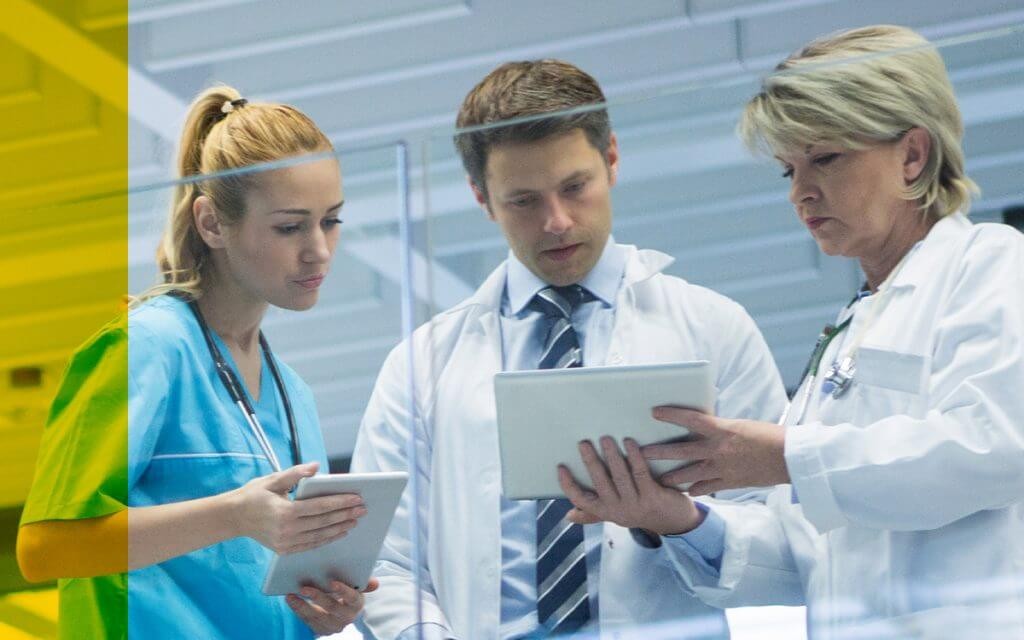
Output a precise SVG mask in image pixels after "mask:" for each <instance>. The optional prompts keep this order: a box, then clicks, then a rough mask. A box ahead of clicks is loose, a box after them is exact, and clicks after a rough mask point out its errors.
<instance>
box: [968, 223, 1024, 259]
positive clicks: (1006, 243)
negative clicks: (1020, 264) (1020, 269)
mask: <svg viewBox="0 0 1024 640" xmlns="http://www.w3.org/2000/svg"><path fill="white" fill-rule="evenodd" d="M1022 254H1024V233H1021V232H1020V231H1017V230H1016V229H1014V228H1013V227H1011V226H1010V225H1007V224H1000V223H994V222H983V223H980V224H976V225H974V226H972V227H971V229H970V232H969V233H968V234H967V242H966V250H965V256H975V255H978V256H989V257H991V258H993V259H996V260H999V259H1007V258H1009V259H1013V258H1016V259H1020V257H1021V255H1022Z"/></svg>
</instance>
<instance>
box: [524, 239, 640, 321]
mask: <svg viewBox="0 0 1024 640" xmlns="http://www.w3.org/2000/svg"><path fill="white" fill-rule="evenodd" d="M625 269H626V253H625V251H624V250H623V248H622V247H621V246H620V245H617V244H615V238H613V237H611V236H609V237H608V241H607V242H606V243H605V245H604V251H602V252H601V257H600V258H599V259H598V260H597V264H595V265H594V268H593V269H591V270H590V273H588V274H587V275H586V276H584V277H583V279H582V280H580V281H579V284H580V286H582V287H583V288H584V289H586V290H587V291H589V292H590V293H592V294H593V295H594V297H595V298H597V299H598V300H600V301H601V302H603V303H604V304H605V305H606V306H609V307H610V306H613V305H614V304H615V297H616V295H617V294H618V291H619V285H620V284H621V282H622V275H623V273H624V272H625ZM547 286H549V285H548V283H547V282H544V281H543V280H541V279H540V278H538V277H537V276H536V274H534V273H533V272H532V271H530V270H529V269H527V268H526V265H524V264H523V263H522V262H520V261H519V258H517V257H516V256H515V255H514V254H513V253H512V251H511V250H510V251H509V252H508V272H507V275H506V280H505V293H506V296H507V300H508V305H509V306H508V309H509V312H510V313H512V314H513V315H518V314H519V313H520V312H521V311H522V310H523V309H525V308H526V305H528V304H530V300H533V296H535V295H537V292H538V291H540V290H541V289H543V288H545V287H547Z"/></svg>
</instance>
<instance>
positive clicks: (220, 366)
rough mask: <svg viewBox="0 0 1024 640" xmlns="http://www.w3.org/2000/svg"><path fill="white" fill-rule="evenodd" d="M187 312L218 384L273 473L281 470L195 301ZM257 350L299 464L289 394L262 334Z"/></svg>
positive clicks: (295, 430) (233, 373)
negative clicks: (277, 397) (271, 381)
mask: <svg viewBox="0 0 1024 640" xmlns="http://www.w3.org/2000/svg"><path fill="white" fill-rule="evenodd" d="M188 306H189V308H190V309H191V310H192V313H193V315H195V317H196V320H197V321H198V322H199V327H200V328H201V329H202V331H203V338H204V339H205V340H206V346H207V348H208V349H209V351H210V356H211V357H212V358H213V364H214V367H215V368H216V369H217V376H218V377H219V378H220V381H221V383H222V384H223V385H224V388H225V389H226V390H227V392H228V395H229V396H231V400H232V401H234V403H235V405H237V406H238V408H239V410H240V411H241V412H242V417H243V418H245V422H246V424H248V425H249V429H250V430H251V431H252V434H253V436H254V437H255V438H256V441H257V442H258V443H259V445H260V449H262V450H263V453H264V455H266V457H267V460H269V461H270V465H271V466H272V467H273V468H274V471H280V470H281V462H280V460H279V459H278V457H277V454H276V453H274V448H273V447H272V446H271V445H270V440H269V439H268V438H267V434H266V431H264V430H263V425H261V424H260V421H259V418H257V417H256V411H255V410H254V409H253V407H252V405H251V404H250V403H249V400H248V398H247V397H246V394H245V393H244V392H243V391H242V385H241V383H240V382H239V380H238V377H237V376H236V375H235V372H234V371H233V370H232V369H231V367H230V366H229V365H228V363H227V361H226V360H225V359H224V356H223V354H222V353H221V351H220V348H219V347H217V343H216V342H215V341H214V340H213V334H212V333H211V332H210V327H209V326H208V325H207V324H206V319H205V318H203V314H202V313H201V312H200V311H199V305H198V304H196V302H195V301H194V300H190V301H189V303H188ZM259 340H260V347H261V348H262V349H263V355H264V357H265V358H266V359H267V367H268V368H269V369H270V375H271V376H272V377H273V378H274V385H275V386H276V387H277V390H278V392H279V393H280V394H281V403H282V404H283V405H284V411H285V416H286V417H287V419H288V431H289V433H290V434H291V439H292V442H291V449H292V456H293V459H294V460H295V464H300V463H301V462H302V453H301V449H300V448H299V435H298V430H297V429H296V426H295V416H294V415H293V414H292V406H291V402H290V401H289V399H288V392H287V391H286V389H285V386H284V381H283V380H282V379H281V374H280V372H279V371H278V369H277V365H276V364H275V363H274V357H273V354H272V353H271V351H270V344H269V343H268V342H267V339H266V337H265V336H264V335H263V332H262V331H261V332H260V335H259Z"/></svg>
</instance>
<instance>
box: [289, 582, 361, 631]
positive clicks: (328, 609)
mask: <svg viewBox="0 0 1024 640" xmlns="http://www.w3.org/2000/svg"><path fill="white" fill-rule="evenodd" d="M378 586H380V583H379V582H377V579H376V578H372V579H370V583H369V584H368V585H366V589H365V590H364V591H365V592H369V591H374V590H376V589H377V587H378ZM302 595H303V596H305V597H306V598H307V599H308V601H307V600H303V599H302V598H300V597H299V596H297V595H295V594H294V593H290V594H288V597H287V598H285V602H287V603H288V606H289V607H291V608H292V611H294V612H295V615H297V616H299V617H300V618H302V621H303V622H305V623H306V625H308V626H309V628H310V629H312V630H313V633H315V634H317V635H318V636H322V635H328V634H331V633H338V632H339V631H341V630H342V629H344V628H345V627H347V626H348V625H349V624H351V623H352V621H353V620H355V619H356V617H358V616H359V612H360V611H362V610H363V594H362V593H360V592H359V591H357V590H355V589H353V588H352V587H350V586H348V585H346V584H342V583H341V582H338V581H337V580H335V581H334V582H332V583H331V591H321V590H319V589H317V588H315V587H303V588H302Z"/></svg>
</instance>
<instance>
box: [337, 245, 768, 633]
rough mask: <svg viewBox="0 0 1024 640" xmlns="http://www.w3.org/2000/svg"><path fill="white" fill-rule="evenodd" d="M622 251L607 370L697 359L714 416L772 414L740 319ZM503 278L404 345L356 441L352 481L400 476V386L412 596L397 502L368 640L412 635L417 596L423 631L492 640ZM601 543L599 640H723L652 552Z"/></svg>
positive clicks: (497, 603) (761, 370)
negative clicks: (607, 638)
mask: <svg viewBox="0 0 1024 640" xmlns="http://www.w3.org/2000/svg"><path fill="white" fill-rule="evenodd" d="M623 248H624V250H625V252H626V254H627V259H626V267H625V272H624V279H623V284H622V286H621V287H620V289H619V293H618V298H617V307H616V316H615V322H614V328H613V330H612V337H611V340H610V344H609V347H608V352H607V364H620V363H657V362H669V361H678V360H691V359H707V360H710V361H711V363H712V365H713V367H714V368H715V370H716V374H715V375H716V378H715V379H716V382H717V385H718V410H719V412H721V413H732V414H736V415H745V416H750V417H754V416H757V417H759V418H761V419H772V418H773V417H775V416H778V414H779V413H781V410H782V405H783V403H784V400H785V396H784V392H783V389H782V384H781V380H780V377H779V375H778V372H777V370H776V368H775V364H774V362H773V361H772V359H771V355H770V353H769V351H768V349H767V346H766V345H765V343H764V340H763V338H762V337H761V335H760V333H759V332H758V330H757V328H756V327H755V326H754V323H753V321H752V320H751V319H750V317H749V316H748V315H747V314H746V312H745V311H744V310H743V308H742V307H740V306H739V305H737V304H736V303H734V302H732V301H730V300H728V299H726V298H724V297H723V296H720V295H718V294H716V293H714V292H712V291H709V290H707V289H704V288H701V287H698V286H695V285H691V284H688V283H686V282H685V281H683V280H680V279H678V278H674V277H670V276H667V275H664V274H662V273H661V271H662V270H663V269H664V268H665V267H666V266H668V265H669V264H670V263H671V262H672V258H670V257H669V256H666V255H664V254H661V253H658V252H655V251H648V250H637V249H636V248H635V247H632V246H624V247H623ZM505 278H506V268H505V264H502V265H501V266H500V267H499V268H498V269H496V270H495V271H494V272H493V273H492V274H491V275H490V276H489V277H488V278H487V280H486V281H485V282H484V284H483V285H482V286H481V287H480V288H479V289H478V290H477V291H476V293H475V294H474V295H473V296H472V297H470V298H469V299H467V300H466V301H464V302H463V303H461V304H459V305H457V306H456V307H454V308H452V309H450V310H448V311H445V312H443V313H441V314H439V315H438V316H436V317H435V318H434V319H433V320H432V321H431V322H429V323H427V324H426V325H424V326H422V327H420V328H419V329H418V330H417V331H416V332H415V334H414V336H413V344H412V348H413V358H414V360H413V362H414V366H413V368H412V372H411V374H412V375H411V376H410V371H409V363H408V358H407V348H408V345H407V344H406V343H403V344H402V345H399V346H398V347H397V348H396V349H395V350H394V351H392V353H391V354H390V355H389V357H388V358H387V361H386V362H385V364H384V366H383V369H382V370H381V373H380V377H379V379H378V380H377V385H376V388H375V389H374V392H373V396H372V398H371V400H370V404H369V407H368V409H367V412H366V415H365V417H364V420H363V423H362V426H361V428H360V432H359V437H358V440H357V443H356V449H355V453H354V456H353V464H352V470H353V471H356V472H368V471H393V470H406V469H408V463H407V457H406V451H407V449H406V447H407V443H408V442H409V438H410V431H409V428H410V423H412V422H413V420H412V419H411V417H410V406H409V404H410V395H409V392H410V388H409V385H410V382H412V384H413V385H414V386H415V407H416V408H415V412H416V413H415V416H416V417H415V429H416V433H415V447H416V455H417V461H416V462H417V464H416V469H417V479H418V481H419V483H420V498H421V499H420V502H419V516H420V520H419V522H420V526H421V529H420V534H419V551H420V562H419V571H420V578H421V588H420V589H419V590H417V589H416V588H415V585H414V579H413V562H414V552H413V546H412V544H411V542H410V534H409V527H410V517H411V513H412V509H413V503H412V497H411V494H410V492H409V491H407V492H406V495H405V496H404V497H403V499H402V502H401V504H400V506H399V508H398V511H397V513H396V516H395V519H394V522H393V523H392V527H391V529H390V532H389V533H388V537H387V539H386V541H385V545H384V549H383V551H382V554H381V560H380V562H379V563H378V566H377V568H376V570H375V572H374V573H375V575H376V576H377V577H378V578H379V579H380V582H381V587H380V589H379V590H377V591H376V592H374V593H371V594H367V603H366V614H365V625H366V626H367V627H368V628H369V630H370V631H371V632H372V633H373V634H374V635H375V636H377V637H378V638H382V639H383V638H388V639H390V638H394V637H395V636H396V635H398V634H399V633H400V632H402V631H403V630H404V629H406V628H408V627H409V626H411V625H413V624H416V623H417V619H416V602H415V600H416V597H417V594H420V595H421V596H422V607H423V608H422V613H423V616H422V621H423V622H434V623H437V624H440V625H442V626H444V627H445V628H446V629H448V630H449V631H450V633H452V634H453V635H454V636H455V637H457V638H459V639H460V640H484V639H487V638H497V637H498V628H499V623H500V615H501V598H500V588H501V521H500V508H499V496H500V492H501V480H500V479H501V468H500V460H499V454H498V435H497V428H496V426H495V406H494V389H493V377H494V374H495V373H497V372H499V371H501V369H502V361H501V358H502V356H501V335H500V327H499V314H500V305H501V300H502V294H503V291H504V287H505ZM762 497H763V496H762ZM592 526H601V525H592ZM603 540H604V542H603V544H602V548H601V552H602V557H601V569H600V574H601V575H600V586H599V588H600V623H601V628H602V632H604V631H606V630H608V629H611V628H613V627H614V626H617V625H623V624H634V623H646V622H656V621H664V620H678V619H680V618H688V623H689V624H692V625H694V626H693V627H692V628H694V629H699V630H703V631H706V634H699V635H696V636H695V637H701V638H726V637H728V631H727V627H726V625H725V620H724V616H723V614H722V612H721V611H720V610H718V609H715V608H712V607H709V606H707V605H705V604H703V603H701V602H700V601H698V600H697V599H696V598H694V597H693V596H691V595H689V594H687V593H685V592H684V590H683V585H682V581H681V579H680V577H679V576H678V574H677V573H676V571H675V569H674V567H673V566H672V564H671V561H670V559H669V555H668V553H666V552H665V551H664V549H663V548H661V549H647V548H644V547H641V546H640V545H638V544H637V543H636V542H634V541H633V539H632V537H631V535H630V533H629V531H628V530H627V529H623V528H621V527H617V526H614V525H604V528H603ZM704 625H706V626H704Z"/></svg>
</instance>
